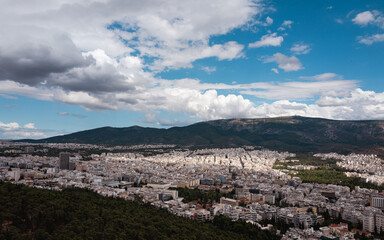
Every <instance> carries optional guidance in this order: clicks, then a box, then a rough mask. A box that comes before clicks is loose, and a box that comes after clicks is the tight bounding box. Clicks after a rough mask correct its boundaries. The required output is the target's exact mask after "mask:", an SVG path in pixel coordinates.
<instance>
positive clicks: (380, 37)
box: [357, 33, 384, 45]
mask: <svg viewBox="0 0 384 240" xmlns="http://www.w3.org/2000/svg"><path fill="white" fill-rule="evenodd" d="M357 39H358V41H359V42H360V43H363V44H365V45H371V44H373V43H377V42H384V33H383V34H374V35H372V36H366V37H362V36H360V37H358V38H357Z"/></svg>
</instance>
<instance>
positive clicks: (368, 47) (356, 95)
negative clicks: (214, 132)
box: [0, 0, 384, 139]
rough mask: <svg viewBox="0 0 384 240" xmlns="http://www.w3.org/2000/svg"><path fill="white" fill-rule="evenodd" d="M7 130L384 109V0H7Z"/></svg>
mask: <svg viewBox="0 0 384 240" xmlns="http://www.w3.org/2000/svg"><path fill="white" fill-rule="evenodd" d="M2 6H5V7H2V8H1V9H0V23H1V24H0V34H1V36H4V37H2V38H1V39H0V53H1V54H0V139H1V138H3V139H9V138H11V139H18V138H42V137H48V136H54V135H58V134H65V133H70V132H75V131H80V130H85V129H91V128H96V127H102V126H116V127H126V126H131V125H141V126H151V127H170V126H181V125H187V124H191V123H194V122H197V121H205V120H212V119H221V118H238V117H248V118H253V117H254V118H258V117H277V116H287V115H301V116H309V117H323V118H330V119H354V120H355V119H357V120H358V119H384V93H383V92H384V83H383V76H384V68H383V63H384V5H383V4H382V3H381V1H375V0H372V1H357V0H354V1H335V0H315V1H304V0H297V1H272V0H270V1H262V0H260V1H251V0H239V1H224V0H212V1H210V2H209V3H207V1H202V0H197V1H176V0H158V1H154V0H153V1H146V2H143V1H137V0H132V1H123V0H98V1H96V0H89V1H83V2H82V3H78V1H74V0H66V1H50V2H49V4H47V2H46V1H43V0H31V1H27V2H26V1H24V2H23V1H12V0H3V1H2Z"/></svg>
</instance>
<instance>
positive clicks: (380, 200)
mask: <svg viewBox="0 0 384 240" xmlns="http://www.w3.org/2000/svg"><path fill="white" fill-rule="evenodd" d="M370 200H371V206H372V207H375V208H380V209H384V196H382V195H378V196H372V197H371V199H370Z"/></svg>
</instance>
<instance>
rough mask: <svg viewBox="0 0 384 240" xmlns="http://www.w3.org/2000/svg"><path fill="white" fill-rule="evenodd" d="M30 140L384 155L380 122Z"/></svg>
mask: <svg viewBox="0 0 384 240" xmlns="http://www.w3.org/2000/svg"><path fill="white" fill-rule="evenodd" d="M19 141H29V142H50V143H51V142H57V143H67V142H73V143H89V144H107V145H135V144H177V145H181V146H193V147H199V146H202V147H236V146H243V145H254V146H261V147H265V148H269V149H275V150H282V151H291V152H331V151H335V152H339V153H349V152H359V153H374V154H380V155H384V148H383V146H384V121H337V120H328V119H320V118H305V117H297V116H294V117H279V118H262V119H228V120H214V121H207V122H200V123H196V124H192V125H189V126H186V127H173V128H169V129H157V128H142V127H138V126H133V127H127V128H112V127H103V128H97V129H92V130H87V131H81V132H76V133H72V134H68V135H64V136H57V137H51V138H46V139H41V140H19Z"/></svg>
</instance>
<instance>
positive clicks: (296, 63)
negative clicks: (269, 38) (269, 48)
mask: <svg viewBox="0 0 384 240" xmlns="http://www.w3.org/2000/svg"><path fill="white" fill-rule="evenodd" d="M263 62H264V63H270V62H277V63H278V64H279V65H278V67H279V68H280V69H283V70H284V71H285V72H291V71H298V70H300V69H304V67H303V65H302V64H301V62H300V60H299V59H298V58H297V57H295V56H292V57H288V56H285V55H284V54H282V53H275V54H274V55H273V56H272V57H267V58H264V59H263Z"/></svg>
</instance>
